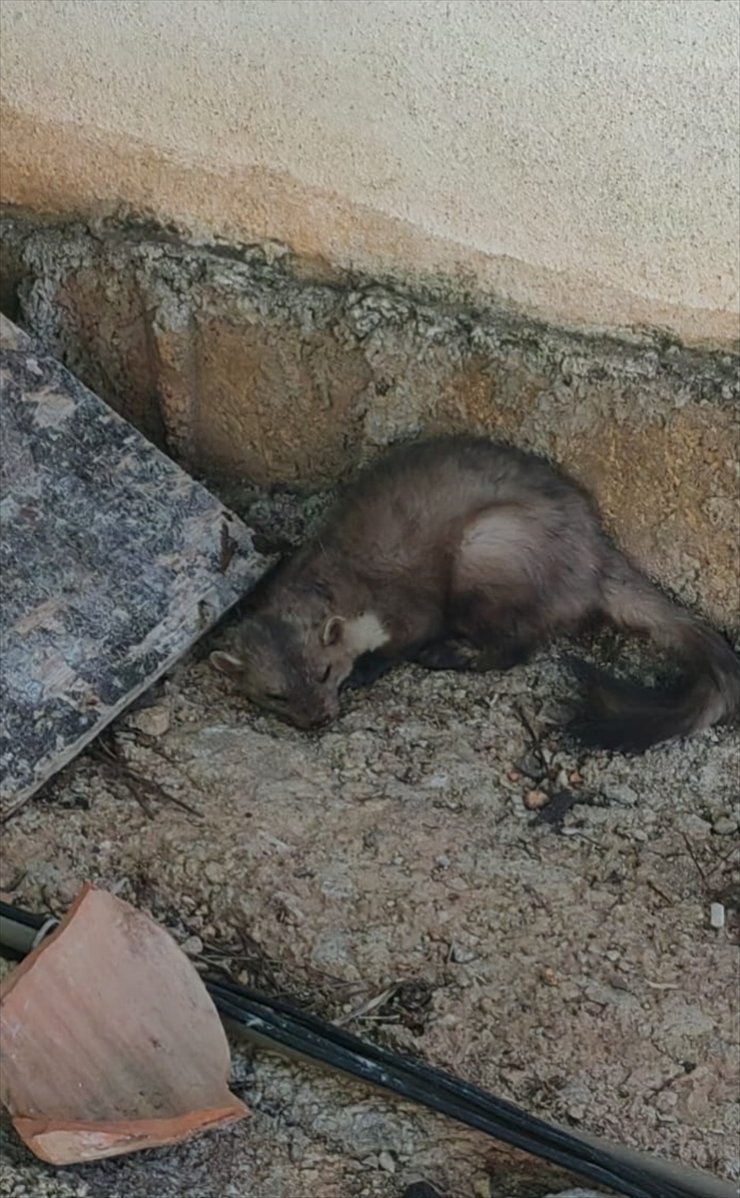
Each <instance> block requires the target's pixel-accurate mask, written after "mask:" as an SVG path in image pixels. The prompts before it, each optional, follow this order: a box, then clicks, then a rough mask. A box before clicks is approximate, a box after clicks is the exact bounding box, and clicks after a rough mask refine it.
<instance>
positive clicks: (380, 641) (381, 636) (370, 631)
mask: <svg viewBox="0 0 740 1198" xmlns="http://www.w3.org/2000/svg"><path fill="white" fill-rule="evenodd" d="M390 639H391V638H390V635H389V634H388V633H387V632H386V630H385V628H384V627H383V625H382V624H381V622H380V620H379V619H378V617H377V616H376V615H375V613H374V612H371V611H364V612H362V613H361V614H360V615H359V616H355V618H354V619H353V620H347V622H346V624H345V625H344V641H345V644H346V645H348V646H349V647H350V648H351V649H352V652H353V653H355V654H356V656H357V657H359V656H360V655H361V654H362V653H372V651H373V649H380V648H381V646H382V645H386V644H387V643H388V641H389V640H390Z"/></svg>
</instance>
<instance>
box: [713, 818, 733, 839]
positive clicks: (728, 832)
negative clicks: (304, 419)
mask: <svg viewBox="0 0 740 1198" xmlns="http://www.w3.org/2000/svg"><path fill="white" fill-rule="evenodd" d="M712 831H713V832H715V833H716V834H717V836H733V835H734V833H735V832H737V820H736V819H735V817H734V816H732V815H721V816H720V817H719V819H716V820H715V821H714V823H713V824H712Z"/></svg>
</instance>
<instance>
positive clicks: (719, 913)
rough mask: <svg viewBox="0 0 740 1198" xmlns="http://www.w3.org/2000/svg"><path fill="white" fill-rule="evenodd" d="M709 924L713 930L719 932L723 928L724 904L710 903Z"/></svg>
mask: <svg viewBox="0 0 740 1198" xmlns="http://www.w3.org/2000/svg"><path fill="white" fill-rule="evenodd" d="M709 923H710V924H711V926H712V927H713V928H716V929H717V931H719V929H720V928H723V927H724V926H725V906H724V903H712V905H711V907H710V908H709Z"/></svg>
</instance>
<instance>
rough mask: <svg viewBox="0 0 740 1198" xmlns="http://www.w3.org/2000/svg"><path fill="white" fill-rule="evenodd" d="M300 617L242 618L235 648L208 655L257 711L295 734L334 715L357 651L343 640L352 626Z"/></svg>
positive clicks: (339, 619) (330, 619)
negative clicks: (268, 714) (293, 729)
mask: <svg viewBox="0 0 740 1198" xmlns="http://www.w3.org/2000/svg"><path fill="white" fill-rule="evenodd" d="M313 614H314V616H316V615H317V613H313ZM305 616H306V613H302V617H301V618H299V616H298V615H297V614H295V613H290V614H285V615H283V614H281V615H275V614H272V613H270V614H265V613H258V614H255V615H251V616H247V618H246V619H245V620H244V622H243V624H242V626H241V628H240V630H239V640H238V644H237V646H236V648H235V649H234V650H233V651H231V652H228V653H227V652H219V653H212V654H211V663H212V664H213V665H214V666H215V667H216V669H218V670H221V671H222V672H223V673H224V674H228V675H229V677H230V678H232V679H233V680H234V681H235V682H236V684H237V685H238V687H239V689H240V690H242V691H243V692H244V694H246V696H247V698H249V699H251V700H252V702H253V703H256V704H257V705H258V706H259V707H263V708H266V709H267V710H268V711H272V712H274V714H275V715H277V716H279V717H280V718H281V719H282V720H285V721H286V722H287V723H289V724H294V725H295V726H296V727H298V728H315V727H318V726H319V725H321V724H326V723H328V722H329V721H330V720H333V719H335V718H336V717H337V716H338V715H339V688H340V686H341V685H342V683H343V682H344V681H345V680H346V679H347V678H348V677H349V675H350V674H351V672H352V666H353V665H354V662H355V659H356V657H357V651H356V649H355V648H354V646H353V645H352V638H351V636H348V635H347V630H348V628H349V629H351V627H352V625H351V623H350V624H348V623H347V621H345V620H343V619H342V617H341V616H335V615H326V614H322V615H320V616H319V618H318V619H316V618H314V619H306V618H305Z"/></svg>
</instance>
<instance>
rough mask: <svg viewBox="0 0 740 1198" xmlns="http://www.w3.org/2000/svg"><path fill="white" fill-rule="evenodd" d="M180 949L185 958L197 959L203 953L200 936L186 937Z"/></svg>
mask: <svg viewBox="0 0 740 1198" xmlns="http://www.w3.org/2000/svg"><path fill="white" fill-rule="evenodd" d="M180 948H181V949H182V951H183V952H184V953H185V955H186V956H187V957H199V956H200V955H201V953H202V952H203V941H202V940H201V938H200V936H188V938H187V940H183V942H182V944H181V945H180Z"/></svg>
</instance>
